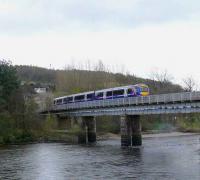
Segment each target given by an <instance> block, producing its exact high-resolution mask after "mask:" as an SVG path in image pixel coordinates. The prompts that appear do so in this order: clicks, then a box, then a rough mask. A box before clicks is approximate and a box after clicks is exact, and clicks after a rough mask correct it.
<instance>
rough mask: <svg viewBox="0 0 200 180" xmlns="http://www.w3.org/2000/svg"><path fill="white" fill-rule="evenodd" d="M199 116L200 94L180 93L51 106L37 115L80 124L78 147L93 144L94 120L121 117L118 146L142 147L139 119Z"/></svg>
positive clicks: (94, 138) (94, 139) (94, 135)
mask: <svg viewBox="0 0 200 180" xmlns="http://www.w3.org/2000/svg"><path fill="white" fill-rule="evenodd" d="M199 112H200V92H182V93H170V94H160V95H149V96H140V97H126V98H117V99H105V100H95V101H87V102H76V103H69V104H63V105H58V106H53V107H52V108H51V109H47V110H43V111H41V112H40V114H43V115H46V114H48V113H50V114H55V115H57V117H58V118H66V119H67V120H70V121H74V120H76V121H77V122H79V125H80V127H81V129H82V131H81V132H80V134H79V137H78V141H79V143H95V142H96V117H97V116H105V115H106V116H120V121H121V127H120V128H121V145H122V146H139V145H142V134H141V122H140V117H141V116H142V115H153V114H180V113H199Z"/></svg>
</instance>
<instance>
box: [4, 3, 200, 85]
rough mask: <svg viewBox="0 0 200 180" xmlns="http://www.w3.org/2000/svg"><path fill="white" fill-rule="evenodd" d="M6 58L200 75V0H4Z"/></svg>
mask: <svg viewBox="0 0 200 180" xmlns="http://www.w3.org/2000/svg"><path fill="white" fill-rule="evenodd" d="M0 58H4V59H10V60H11V61H12V62H13V64H26V65H37V66H42V67H48V68H49V67H50V64H51V68H64V67H65V66H66V65H68V64H71V63H72V62H73V63H75V64H86V62H87V61H88V60H89V61H90V62H97V61H98V60H99V59H100V60H102V61H103V62H104V63H105V64H106V65H109V67H111V69H112V70H115V71H117V70H123V71H129V72H130V73H134V74H136V75H138V76H142V77H149V74H151V72H152V71H157V70H161V71H164V70H167V71H168V72H169V73H170V74H172V75H173V76H174V79H175V80H176V82H181V80H182V78H185V77H186V76H193V77H194V78H195V79H196V81H198V82H200V81H199V80H198V79H199V77H200V70H199V68H200V1H199V0H167V1H163V0H99V1H97V0H96V1H95V0H56V1H55V0H0Z"/></svg>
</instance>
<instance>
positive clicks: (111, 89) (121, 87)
mask: <svg viewBox="0 0 200 180" xmlns="http://www.w3.org/2000/svg"><path fill="white" fill-rule="evenodd" d="M135 86H147V85H146V84H143V83H140V84H134V85H128V86H119V87H114V88H108V89H101V90H97V91H95V92H102V91H113V90H119V89H123V88H125V89H127V88H130V87H135Z"/></svg>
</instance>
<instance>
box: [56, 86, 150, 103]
mask: <svg viewBox="0 0 200 180" xmlns="http://www.w3.org/2000/svg"><path fill="white" fill-rule="evenodd" d="M148 95H149V87H148V86H147V85H146V84H136V85H128V86H122V87H115V88H109V89H102V90H97V91H90V92H84V93H79V94H72V95H68V96H63V97H58V98H55V99H54V105H56V106H57V105H63V104H69V103H76V102H86V101H94V100H103V99H104V100H105V99H115V98H126V97H136V96H148Z"/></svg>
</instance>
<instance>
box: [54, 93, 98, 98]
mask: <svg viewBox="0 0 200 180" xmlns="http://www.w3.org/2000/svg"><path fill="white" fill-rule="evenodd" d="M91 93H94V91H88V92H83V93H77V94H70V95H67V96H61V97H57V98H54V99H55V100H58V99H63V98H67V97H73V96H80V95H85V94H91Z"/></svg>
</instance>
